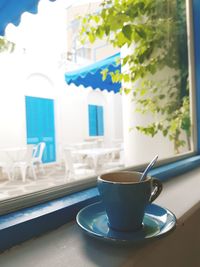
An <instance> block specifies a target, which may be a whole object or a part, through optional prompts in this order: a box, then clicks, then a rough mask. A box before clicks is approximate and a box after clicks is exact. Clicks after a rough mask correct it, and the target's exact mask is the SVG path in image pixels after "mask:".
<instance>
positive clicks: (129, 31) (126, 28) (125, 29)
mask: <svg viewBox="0 0 200 267" xmlns="http://www.w3.org/2000/svg"><path fill="white" fill-rule="evenodd" d="M122 32H123V34H124V36H126V38H127V39H128V40H131V36H132V28H131V25H125V26H124V27H123V28H122Z"/></svg>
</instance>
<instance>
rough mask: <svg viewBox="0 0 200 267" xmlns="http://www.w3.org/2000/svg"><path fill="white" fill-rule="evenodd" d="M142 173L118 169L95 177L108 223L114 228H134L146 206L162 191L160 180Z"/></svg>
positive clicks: (138, 225) (140, 225)
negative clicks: (143, 177) (144, 175)
mask: <svg viewBox="0 0 200 267" xmlns="http://www.w3.org/2000/svg"><path fill="white" fill-rule="evenodd" d="M141 175H142V173H139V172H129V171H119V172H111V173H106V174H103V175H101V176H99V177H98V180H97V185H98V190H99V193H100V196H101V199H102V202H103V205H104V207H105V211H106V214H107V217H108V223H109V227H110V228H112V229H113V230H117V231H137V230H138V229H140V228H141V227H142V222H143V218H144V213H145V208H146V206H147V205H148V204H149V203H151V202H152V201H154V200H155V199H156V198H157V197H158V196H159V194H160V193H161V191H162V183H161V182H160V181H159V180H158V179H156V178H153V177H149V176H147V177H146V179H145V180H144V181H142V182H140V177H141Z"/></svg>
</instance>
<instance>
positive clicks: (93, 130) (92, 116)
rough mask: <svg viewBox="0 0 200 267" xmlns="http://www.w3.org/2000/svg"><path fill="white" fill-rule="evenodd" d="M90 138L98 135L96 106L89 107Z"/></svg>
mask: <svg viewBox="0 0 200 267" xmlns="http://www.w3.org/2000/svg"><path fill="white" fill-rule="evenodd" d="M88 114H89V136H96V135H97V110H96V106H95V105H88Z"/></svg>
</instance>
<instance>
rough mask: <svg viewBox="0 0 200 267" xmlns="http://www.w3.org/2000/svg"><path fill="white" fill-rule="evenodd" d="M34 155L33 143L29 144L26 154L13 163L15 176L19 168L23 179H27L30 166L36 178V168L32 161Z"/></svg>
mask: <svg viewBox="0 0 200 267" xmlns="http://www.w3.org/2000/svg"><path fill="white" fill-rule="evenodd" d="M32 155H33V145H28V146H27V150H25V151H24V155H23V156H22V157H21V159H19V160H18V161H16V162H14V163H13V167H12V169H13V178H14V176H15V170H16V169H19V171H20V174H21V177H22V181H23V182H25V181H26V176H27V173H28V169H29V168H30V169H31V171H32V174H33V177H34V179H35V180H36V179H37V177H36V174H35V169H34V166H33V163H32Z"/></svg>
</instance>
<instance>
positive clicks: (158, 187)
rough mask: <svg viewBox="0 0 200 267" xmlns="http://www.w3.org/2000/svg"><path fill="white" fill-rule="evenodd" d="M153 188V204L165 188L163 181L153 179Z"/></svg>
mask: <svg viewBox="0 0 200 267" xmlns="http://www.w3.org/2000/svg"><path fill="white" fill-rule="evenodd" d="M152 187H153V191H152V193H151V197H150V202H153V201H154V200H155V199H156V198H157V197H158V196H159V195H160V193H161V191H162V188H163V186H162V183H161V181H160V180H158V179H156V178H152Z"/></svg>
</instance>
